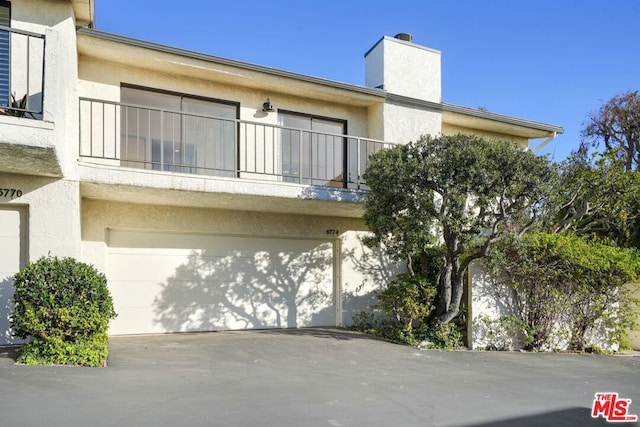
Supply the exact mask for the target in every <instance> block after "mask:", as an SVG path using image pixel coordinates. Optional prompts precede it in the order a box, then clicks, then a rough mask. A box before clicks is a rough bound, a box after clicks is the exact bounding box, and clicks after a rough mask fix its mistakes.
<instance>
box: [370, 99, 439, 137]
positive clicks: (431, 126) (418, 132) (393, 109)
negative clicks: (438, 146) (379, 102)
mask: <svg viewBox="0 0 640 427" xmlns="http://www.w3.org/2000/svg"><path fill="white" fill-rule="evenodd" d="M382 121H383V123H384V124H383V126H384V137H383V139H384V140H385V141H390V142H395V143H398V144H406V143H408V142H410V141H416V140H418V139H419V138H420V137H421V136H422V135H431V136H437V135H439V134H440V130H441V128H440V127H441V114H440V112H437V111H429V110H421V109H417V108H411V107H406V106H403V105H396V104H391V103H387V104H385V105H384V108H383V118H382Z"/></svg>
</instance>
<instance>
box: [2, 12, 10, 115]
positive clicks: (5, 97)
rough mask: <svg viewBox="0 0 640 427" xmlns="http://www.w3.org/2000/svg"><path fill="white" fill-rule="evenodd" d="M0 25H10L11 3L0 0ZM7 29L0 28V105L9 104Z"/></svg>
mask: <svg viewBox="0 0 640 427" xmlns="http://www.w3.org/2000/svg"><path fill="white" fill-rule="evenodd" d="M0 26H2V27H11V3H10V2H8V1H0ZM9 49H10V35H9V31H8V30H5V29H0V105H9V102H10V100H9V96H10V93H9V77H10V73H9V59H10V51H9Z"/></svg>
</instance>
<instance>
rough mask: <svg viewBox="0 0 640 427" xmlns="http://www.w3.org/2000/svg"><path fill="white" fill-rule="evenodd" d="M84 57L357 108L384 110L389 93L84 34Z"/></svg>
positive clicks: (125, 39)
mask: <svg viewBox="0 0 640 427" xmlns="http://www.w3.org/2000/svg"><path fill="white" fill-rule="evenodd" d="M77 33H78V53H79V54H80V55H81V56H85V57H94V58H98V59H100V60H105V61H109V62H114V63H119V64H123V65H127V66H131V67H140V66H141V64H144V68H145V69H152V70H156V71H158V72H162V73H169V74H175V75H182V76H186V77H192V78H200V79H204V80H208V81H215V82H219V83H228V84H230V85H234V86H242V87H247V88H253V89H258V90H261V91H267V92H271V93H283V94H285V93H291V91H292V89H293V90H296V91H298V92H299V93H304V96H306V97H313V99H317V100H323V101H330V102H338V103H346V104H348V105H353V106H369V105H374V104H381V103H383V102H384V99H385V91H383V90H380V89H373V88H368V87H364V86H358V85H352V84H348V83H342V82H336V81H332V80H327V79H322V78H318V77H312V76H307V75H303V74H297V73H292V72H289V71H284V70H280V69H277V68H271V67H264V66H260V65H255V64H249V63H246V62H241V61H235V60H231V59H227V58H221V57H218V56H213V55H207V54H203V53H198V52H192V51H188V50H184V49H178V48H174V47H169V46H165V45H160V44H156V43H151V42H146V41H141V40H136V39H132V38H128V37H123V36H119V35H114V34H109V33H104V32H101V31H96V30H92V29H88V28H79V29H78V31H77Z"/></svg>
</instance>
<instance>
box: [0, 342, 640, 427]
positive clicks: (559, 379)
mask: <svg viewBox="0 0 640 427" xmlns="http://www.w3.org/2000/svg"><path fill="white" fill-rule="evenodd" d="M110 348H111V353H110V357H109V367H107V368H68V367H27V366H17V365H15V364H14V361H13V359H12V357H11V356H12V355H11V352H9V351H7V350H6V349H5V350H4V351H3V350H2V349H0V390H2V398H0V426H47V427H55V426H435V425H438V426H454V425H460V426H476V427H479V426H499V427H502V426H538V425H539V426H585V425H586V426H590V425H607V423H606V422H604V421H603V420H602V419H599V420H595V421H594V420H592V419H591V418H590V407H591V403H592V400H593V396H594V393H596V392H609V391H612V392H618V393H620V395H621V397H625V398H630V399H632V400H633V403H632V404H631V413H633V414H638V415H640V357H624V356H597V355H576V354H541V353H539V354H531V353H499V352H471V351H460V352H440V351H418V350H415V349H412V348H410V347H405V346H400V345H394V344H390V343H387V342H382V341H376V340H372V339H369V338H367V337H366V336H364V335H361V334H357V333H351V332H345V331H334V330H319V329H307V330H289V331H278V330H272V331H256V332H217V333H203V334H181V335H162V336H146V337H116V338H111V343H110ZM618 425H619V424H618ZM636 425H638V424H636Z"/></svg>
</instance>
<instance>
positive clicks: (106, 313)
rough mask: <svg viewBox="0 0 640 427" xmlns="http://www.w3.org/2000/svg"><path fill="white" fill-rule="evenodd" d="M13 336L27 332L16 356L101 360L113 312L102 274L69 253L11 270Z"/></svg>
mask: <svg viewBox="0 0 640 427" xmlns="http://www.w3.org/2000/svg"><path fill="white" fill-rule="evenodd" d="M14 286H15V293H14V297H13V298H14V301H15V310H14V312H13V314H12V316H11V325H12V328H13V331H14V333H15V335H16V336H18V337H20V338H28V337H33V341H31V342H30V343H28V344H26V345H24V346H23V347H22V348H21V349H20V357H19V358H18V362H21V363H27V364H62V365H83V366H104V364H105V363H106V360H107V355H108V348H107V335H106V332H107V329H108V327H109V320H110V319H113V318H114V317H115V316H116V314H115V311H114V309H113V301H112V299H111V295H110V293H109V289H108V287H107V279H106V278H105V276H104V275H103V274H102V273H99V272H98V271H97V270H96V269H95V268H94V267H93V266H91V265H88V264H85V263H82V262H79V261H77V260H75V259H73V258H68V257H67V258H62V259H59V258H57V257H50V256H49V257H42V258H40V259H39V260H38V261H36V262H32V263H29V264H28V265H27V266H26V267H25V268H24V269H22V270H21V271H20V272H18V273H17V274H16V275H15V280H14Z"/></svg>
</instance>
